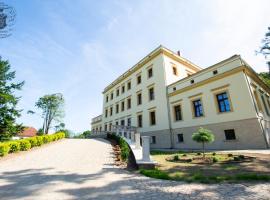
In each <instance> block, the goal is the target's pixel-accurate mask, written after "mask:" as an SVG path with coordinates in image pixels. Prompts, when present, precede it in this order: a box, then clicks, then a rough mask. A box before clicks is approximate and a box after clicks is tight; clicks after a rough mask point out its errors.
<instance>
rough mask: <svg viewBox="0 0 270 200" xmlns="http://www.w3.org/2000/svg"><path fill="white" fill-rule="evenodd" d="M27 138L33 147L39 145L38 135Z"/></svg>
mask: <svg viewBox="0 0 270 200" xmlns="http://www.w3.org/2000/svg"><path fill="white" fill-rule="evenodd" d="M27 140H28V141H29V142H30V144H31V148H32V147H35V146H37V137H31V138H28V139H27Z"/></svg>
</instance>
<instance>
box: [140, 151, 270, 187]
mask: <svg viewBox="0 0 270 200" xmlns="http://www.w3.org/2000/svg"><path fill="white" fill-rule="evenodd" d="M151 154H152V158H153V159H154V160H155V161H157V162H158V166H157V167H156V169H154V170H143V169H142V170H140V172H141V173H142V174H144V175H146V176H150V177H154V178H160V179H169V180H179V181H188V182H204V183H216V182H239V181H270V159H269V158H270V156H269V155H262V154H242V155H238V154H225V153H224V154H221V153H219V154H216V153H214V152H209V153H206V156H205V159H203V158H202V154H200V153H184V152H161V151H154V152H151Z"/></svg>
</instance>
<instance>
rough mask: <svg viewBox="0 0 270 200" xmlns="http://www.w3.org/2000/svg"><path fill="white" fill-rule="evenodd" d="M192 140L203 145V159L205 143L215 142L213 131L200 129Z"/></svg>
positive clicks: (193, 135)
mask: <svg viewBox="0 0 270 200" xmlns="http://www.w3.org/2000/svg"><path fill="white" fill-rule="evenodd" d="M192 139H193V140H194V141H196V142H198V143H202V148H203V158H205V143H211V142H213V141H214V140H215V137H214V135H213V133H212V131H210V130H207V129H204V128H202V127H200V128H199V130H198V131H197V132H196V133H193V134H192Z"/></svg>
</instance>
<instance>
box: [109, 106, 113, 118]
mask: <svg viewBox="0 0 270 200" xmlns="http://www.w3.org/2000/svg"><path fill="white" fill-rule="evenodd" d="M112 115H113V107H111V108H110V116H112Z"/></svg>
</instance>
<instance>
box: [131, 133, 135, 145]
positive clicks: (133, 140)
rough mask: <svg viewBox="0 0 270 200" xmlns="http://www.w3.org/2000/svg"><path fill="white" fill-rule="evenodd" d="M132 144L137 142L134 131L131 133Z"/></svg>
mask: <svg viewBox="0 0 270 200" xmlns="http://www.w3.org/2000/svg"><path fill="white" fill-rule="evenodd" d="M131 142H132V143H134V142H135V133H134V131H132V132H131Z"/></svg>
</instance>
